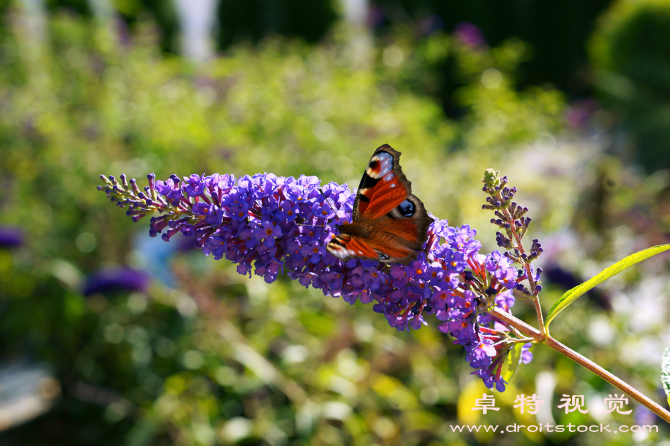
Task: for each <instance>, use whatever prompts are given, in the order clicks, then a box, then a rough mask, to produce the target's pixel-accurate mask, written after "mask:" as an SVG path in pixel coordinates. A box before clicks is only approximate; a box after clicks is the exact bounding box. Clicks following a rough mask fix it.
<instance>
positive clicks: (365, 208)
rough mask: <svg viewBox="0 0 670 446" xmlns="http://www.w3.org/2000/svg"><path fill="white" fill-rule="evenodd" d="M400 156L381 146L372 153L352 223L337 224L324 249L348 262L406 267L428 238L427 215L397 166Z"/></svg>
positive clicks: (355, 204) (398, 165) (389, 148)
mask: <svg viewBox="0 0 670 446" xmlns="http://www.w3.org/2000/svg"><path fill="white" fill-rule="evenodd" d="M399 158H400V152H397V151H396V150H394V149H393V148H391V146H389V145H387V144H385V145H383V146H381V147H379V148H378V149H377V150H375V152H374V153H373V155H372V158H371V159H370V162H369V163H368V166H367V168H366V170H365V173H364V174H363V178H362V179H361V183H360V186H359V188H358V191H357V193H356V200H355V202H354V213H353V221H352V223H350V224H344V225H342V226H338V229H339V230H340V235H339V236H337V237H335V238H334V239H333V240H332V241H331V242H330V243H329V244H328V246H327V249H328V251H329V252H330V253H331V254H333V255H334V256H336V257H338V258H340V259H343V260H347V259H350V258H368V259H374V260H379V261H382V262H386V263H403V264H409V262H411V261H412V260H414V259H416V257H417V255H418V252H419V251H420V250H421V249H422V248H423V244H424V243H425V242H426V240H427V238H428V227H429V226H430V223H431V222H432V219H431V218H430V217H428V214H427V212H426V209H425V208H424V206H423V203H422V202H421V200H419V199H418V198H417V197H416V196H415V195H412V185H411V183H410V182H409V181H408V180H407V178H406V177H405V175H404V174H403V172H402V169H401V168H400V163H399Z"/></svg>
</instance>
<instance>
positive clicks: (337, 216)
mask: <svg viewBox="0 0 670 446" xmlns="http://www.w3.org/2000/svg"><path fill="white" fill-rule="evenodd" d="M319 193H320V194H321V196H322V197H323V199H324V200H326V203H328V206H330V210H331V211H333V213H334V214H335V218H337V221H339V222H340V224H343V223H342V220H340V216H339V215H337V211H336V210H335V207H334V206H333V205H332V204H331V203H330V200H329V199H328V198H327V197H326V196H325V195H324V194H323V191H322V190H321V188H319Z"/></svg>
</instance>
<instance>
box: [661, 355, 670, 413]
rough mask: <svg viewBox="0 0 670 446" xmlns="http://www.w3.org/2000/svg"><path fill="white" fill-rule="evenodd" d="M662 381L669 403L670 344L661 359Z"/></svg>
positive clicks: (669, 402)
mask: <svg viewBox="0 0 670 446" xmlns="http://www.w3.org/2000/svg"><path fill="white" fill-rule="evenodd" d="M661 382H662V383H663V390H665V395H666V396H667V397H668V404H670V345H669V346H668V348H666V349H665V352H664V353H663V360H662V361H661Z"/></svg>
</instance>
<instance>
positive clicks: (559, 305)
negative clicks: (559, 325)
mask: <svg viewBox="0 0 670 446" xmlns="http://www.w3.org/2000/svg"><path fill="white" fill-rule="evenodd" d="M668 249H670V244H667V245H658V246H652V247H651V248H647V249H645V250H643V251H640V252H636V253H635V254H631V255H629V256H628V257H626V258H625V259H623V260H621V261H619V262H617V263H615V264H614V265H612V266H610V267H609V268H606V269H604V270H603V271H602V272H601V273H600V274H598V275H596V276H593V277H592V278H591V279H589V280H587V281H586V282H584V283H582V284H581V285H577V286H576V287H574V288H573V289H571V290H568V291H566V293H565V294H563V295H562V296H561V297H560V299H558V300H557V301H556V303H555V304H554V305H553V306H552V307H551V309H550V310H549V314H548V315H547V323H546V327H547V328H549V324H550V323H551V321H552V320H553V319H554V318H555V317H556V315H557V314H558V313H560V312H561V311H563V310H564V309H565V307H567V306H568V305H570V304H571V303H573V302H574V301H575V300H577V298H578V297H579V296H581V295H582V294H584V293H586V292H587V291H589V290H590V289H592V288H594V287H596V286H597V285H599V284H601V283H602V282H604V281H606V280H607V279H609V278H610V277H612V276H615V275H617V274H619V273H620V272H621V271H623V270H625V269H626V268H629V267H631V266H633V265H635V264H636V263H639V262H641V261H643V260H645V259H648V258H649V257H651V256H655V255H656V254H659V253H661V252H663V251H667V250H668Z"/></svg>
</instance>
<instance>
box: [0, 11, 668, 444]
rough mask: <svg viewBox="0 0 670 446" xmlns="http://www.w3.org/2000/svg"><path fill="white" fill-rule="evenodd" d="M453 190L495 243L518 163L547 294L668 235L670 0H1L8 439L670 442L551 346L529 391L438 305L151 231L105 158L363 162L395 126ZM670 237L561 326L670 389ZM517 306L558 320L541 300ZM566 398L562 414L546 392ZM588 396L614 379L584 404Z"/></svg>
mask: <svg viewBox="0 0 670 446" xmlns="http://www.w3.org/2000/svg"><path fill="white" fill-rule="evenodd" d="M383 143H389V144H391V145H392V146H393V147H395V148H396V149H398V150H400V151H401V152H403V156H402V166H403V169H404V171H405V173H406V174H407V176H408V178H409V179H410V180H411V181H412V183H413V190H414V193H415V194H417V195H418V196H419V197H420V198H421V199H422V200H423V201H424V203H425V204H426V206H427V208H428V210H430V211H431V212H432V213H433V214H435V215H436V216H438V217H440V218H446V219H448V220H449V221H450V223H451V224H452V225H463V224H469V225H471V226H473V227H475V228H476V229H478V231H479V234H478V237H479V239H480V240H481V241H482V243H483V245H484V251H490V250H493V249H495V248H496V247H495V235H494V234H495V228H494V227H493V226H491V225H490V224H489V223H488V220H489V219H490V218H491V215H489V214H488V213H486V212H484V211H482V210H481V204H482V203H483V198H484V197H483V193H482V192H481V183H480V179H481V176H482V172H483V170H484V169H485V168H488V167H493V168H495V169H498V170H500V171H502V172H503V173H505V174H507V175H508V176H509V177H510V181H511V183H512V184H514V185H516V186H517V187H518V188H519V193H518V194H517V198H518V200H519V201H520V202H521V203H523V204H525V205H527V206H528V207H530V209H531V210H530V214H529V215H531V216H532V218H533V224H532V226H531V231H530V234H529V237H530V238H534V237H537V238H539V239H540V240H541V242H542V243H543V246H544V248H545V254H544V256H543V257H542V258H541V259H540V261H541V262H540V263H541V264H542V266H543V267H544V270H545V274H544V290H543V294H542V298H543V305H544V308H545V311H546V310H547V309H548V308H549V307H550V306H551V304H552V303H553V302H554V301H555V300H556V299H557V298H558V296H560V294H562V293H563V292H564V291H565V290H567V289H569V288H570V287H572V286H574V285H576V284H578V283H580V282H581V281H583V280H585V279H587V278H589V277H590V276H591V275H593V274H595V273H597V272H598V271H600V270H601V269H603V268H604V267H606V266H609V265H610V264H611V263H612V262H613V261H615V260H617V259H620V258H622V257H623V256H625V255H628V254H631V253H632V252H635V251H637V250H640V249H644V248H646V247H649V246H652V245H655V244H660V243H668V242H670V201H669V200H670V170H668V169H669V168H670V1H668V0H637V1H633V0H630V1H617V2H612V1H610V0H592V1H581V0H570V1H563V2H540V1H531V2H528V1H519V0H504V1H502V0H482V1H480V2H457V1H449V2H439V1H435V0H414V1H398V0H341V1H338V0H330V1H315V0H253V1H245V2H235V1H228V0H221V1H217V0H175V1H158V0H0V443H2V445H8V446H15V445H16V446H19V445H26V444H35V445H115V446H116V445H216V444H226V445H228V444H231V445H232V444H240V445H256V444H264V445H278V446H281V445H373V444H377V445H385V444H389V445H440V444H452V445H466V444H494V445H507V444H515V445H534V444H538V445H541V444H546V445H559V444H567V445H586V444H588V445H600V444H607V445H629V444H645V445H649V444H659V445H661V444H662V445H666V446H667V445H669V444H670V442H668V441H667V440H664V438H667V436H668V435H669V434H670V429H669V427H668V426H667V425H665V423H663V422H662V421H661V420H658V419H656V418H655V416H653V415H651V414H650V413H649V412H648V411H645V410H643V409H641V408H639V407H637V404H635V403H633V402H632V401H631V403H630V404H629V407H628V408H632V409H634V412H633V414H631V415H617V414H614V415H612V414H604V413H602V399H603V398H604V397H607V396H608V395H609V394H613V393H620V392H617V391H616V389H614V388H612V387H611V386H609V385H608V384H606V383H605V382H604V381H602V380H601V379H600V378H598V377H596V376H595V375H593V374H591V373H590V372H588V371H587V370H585V369H583V368H582V367H580V366H577V365H575V364H573V363H572V362H571V361H570V360H568V359H566V358H563V357H561V356H560V355H558V354H556V353H554V352H553V351H551V350H549V349H547V348H544V347H542V346H539V347H534V348H533V353H534V355H535V359H534V360H533V362H532V363H531V364H529V365H526V366H522V367H521V368H520V370H519V372H518V373H517V375H516V376H515V378H514V381H513V382H512V383H511V385H510V386H509V387H508V390H507V391H506V392H505V393H503V394H499V393H495V396H496V401H497V403H498V406H499V407H501V408H502V409H501V410H500V411H499V412H495V413H489V414H487V415H485V416H482V415H481V414H480V412H473V411H472V410H471V408H472V407H473V405H474V399H475V398H479V397H481V395H482V393H484V391H485V388H484V387H483V386H482V384H481V383H480V382H479V380H477V379H475V378H474V377H473V376H471V375H470V374H469V373H470V368H469V366H468V365H467V363H466V362H465V360H464V353H463V350H462V349H461V348H460V347H458V346H454V345H452V344H451V340H450V339H449V337H448V336H446V335H443V334H442V333H440V332H439V331H438V330H437V328H436V325H437V324H436V323H435V321H433V323H432V324H431V325H429V326H428V327H424V328H422V329H420V330H418V331H412V332H396V331H395V329H392V328H391V327H389V326H388V325H387V323H386V321H385V319H384V318H383V317H382V316H381V315H378V314H375V313H374V312H373V311H372V308H371V305H367V306H366V305H363V304H361V303H356V304H355V305H352V306H350V305H348V304H346V303H345V302H343V301H342V300H340V299H333V298H330V297H324V296H323V295H321V294H320V293H319V292H318V291H315V290H310V289H305V288H303V287H301V286H300V285H299V284H296V283H291V281H290V280H287V279H285V278H284V279H280V280H278V281H277V282H276V283H273V284H271V285H268V284H266V283H265V282H264V281H263V280H262V279H259V278H252V279H249V278H248V277H245V276H240V275H238V274H236V271H235V268H234V267H232V266H231V265H230V264H228V263H227V262H226V261H225V260H222V261H214V260H213V259H212V258H211V257H205V256H204V255H202V253H201V252H199V251H197V250H194V249H192V247H191V243H190V241H189V240H188V239H181V240H180V239H173V240H172V241H171V242H170V243H165V242H163V241H162V240H160V238H156V239H152V238H150V237H149V236H148V222H147V221H144V220H143V221H141V222H140V223H132V222H131V221H130V219H128V218H127V217H126V216H125V215H124V211H123V210H120V209H118V208H116V207H114V206H112V205H111V204H110V203H109V202H108V201H107V200H106V198H105V196H104V194H101V193H100V192H98V191H96V188H95V187H96V185H98V184H100V181H99V178H98V177H99V175H100V174H101V173H105V174H113V175H117V176H118V175H119V174H120V173H126V174H127V175H128V176H129V177H137V178H140V179H141V178H143V177H144V176H145V175H146V174H147V173H149V172H154V173H156V175H157V176H158V177H159V178H163V179H164V178H166V177H168V176H169V175H170V174H172V173H176V174H178V175H180V176H183V175H189V174H191V173H198V174H200V173H202V172H206V173H213V172H219V173H233V174H235V175H237V176H241V175H245V174H254V173H256V172H272V173H274V174H276V175H282V176H290V175H293V176H297V175H300V174H308V175H318V176H319V177H320V178H321V179H322V180H323V181H326V182H328V181H336V182H338V183H345V182H346V183H348V184H349V185H350V186H352V187H354V186H356V185H357V184H358V181H359V180H360V176H361V175H362V172H363V166H365V163H366V162H367V160H368V159H369V157H370V154H371V153H372V151H374V149H375V148H376V147H378V146H379V145H381V144H383ZM669 263H670V261H669V259H668V256H659V258H653V259H651V260H648V261H646V262H645V263H643V264H641V265H640V266H639V267H636V268H634V269H631V270H630V271H627V272H625V273H623V274H621V275H619V276H617V277H615V278H614V279H612V280H610V281H608V282H607V283H606V284H604V285H601V286H600V287H598V288H597V289H596V290H594V291H593V292H591V293H589V295H588V296H586V297H585V298H582V299H580V300H579V301H578V302H576V303H575V304H574V305H572V306H571V307H570V308H569V309H568V310H566V311H565V312H564V313H562V314H561V316H560V317H559V318H558V319H557V320H556V321H555V322H554V323H553V324H552V334H553V335H554V336H555V337H556V338H557V339H559V340H561V341H564V342H565V343H566V344H568V345H569V346H571V347H572V348H574V349H576V350H578V351H579V352H581V353H583V354H584V355H586V356H588V357H590V358H592V359H593V360H595V361H596V362H598V363H599V364H601V365H602V366H604V367H605V368H607V369H609V370H611V371H612V372H614V373H615V374H617V375H619V376H621V377H622V378H624V379H625V380H626V381H628V382H630V383H631V384H633V385H635V386H636V387H638V388H639V389H640V390H642V391H643V392H645V393H646V394H648V395H650V396H652V397H653V398H655V399H657V400H658V401H661V402H663V401H665V397H664V396H663V395H662V391H661V390H660V378H659V375H660V372H659V369H660V360H661V354H662V352H663V349H664V348H665V346H666V345H668V344H669V343H670V328H669V324H668V322H669V321H670V311H669V309H670V307H669V305H668V297H669V296H670V280H669V279H668V270H669V268H670V264H669ZM514 313H515V315H517V316H518V317H521V318H523V319H525V320H527V321H529V322H531V323H534V322H533V319H534V313H533V309H532V305H530V304H529V302H528V301H524V300H518V301H517V304H516V306H515V307H514ZM521 393H523V394H526V395H530V394H533V393H536V394H538V395H539V396H540V397H541V398H542V399H544V400H545V405H544V406H543V409H542V410H541V412H540V413H539V414H538V415H537V416H529V415H527V414H526V415H521V414H519V411H518V410H516V409H513V408H512V405H513V404H514V399H515V398H516V395H518V394H521ZM563 394H581V395H585V396H586V401H587V407H588V408H589V409H590V410H589V413H588V414H580V413H571V414H569V415H566V414H564V413H562V411H561V410H560V409H557V408H556V406H557V405H558V404H560V403H559V399H560V398H561V397H562V395H563ZM548 422H550V423H553V424H567V423H570V422H571V423H573V424H585V425H588V424H598V423H601V422H602V423H606V424H607V423H611V424H613V425H616V424H629V425H632V424H657V425H658V426H659V430H660V431H659V433H658V434H651V435H649V434H594V433H589V434H577V433H569V432H565V433H562V434H546V433H536V434H528V433H521V434H505V435H502V436H501V435H493V434H492V433H484V432H480V433H454V432H452V429H451V427H450V426H452V425H455V424H459V423H463V424H480V423H485V424H500V425H507V424H512V423H519V424H525V425H528V424H535V423H548Z"/></svg>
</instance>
